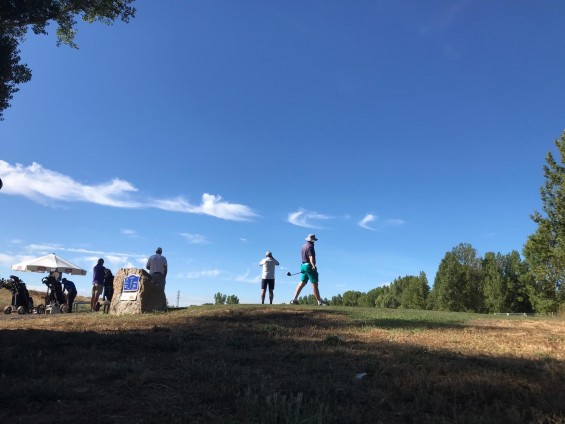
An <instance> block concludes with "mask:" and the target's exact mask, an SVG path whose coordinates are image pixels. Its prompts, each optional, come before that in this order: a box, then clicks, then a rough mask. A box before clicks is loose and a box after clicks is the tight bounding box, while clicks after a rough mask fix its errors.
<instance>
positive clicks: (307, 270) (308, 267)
mask: <svg viewBox="0 0 565 424" xmlns="http://www.w3.org/2000/svg"><path fill="white" fill-rule="evenodd" d="M300 272H301V273H302V278H301V279H300V281H302V282H303V283H307V282H308V280H310V282H311V283H312V284H318V270H317V269H314V268H312V264H309V263H304V264H302V266H301V267H300Z"/></svg>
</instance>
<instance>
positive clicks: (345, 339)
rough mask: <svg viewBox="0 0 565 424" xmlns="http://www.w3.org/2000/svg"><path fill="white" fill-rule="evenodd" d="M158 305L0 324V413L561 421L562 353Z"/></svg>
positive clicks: (335, 319) (228, 419)
mask: <svg viewBox="0 0 565 424" xmlns="http://www.w3.org/2000/svg"><path fill="white" fill-rule="evenodd" d="M77 319H82V318H79V317H77ZM115 319H116V321H119V320H120V318H119V317H116V318H115ZM170 319H171V320H170V322H168V321H167V316H160V317H159V318H158V320H156V323H155V325H152V326H151V325H150V326H149V327H148V328H145V329H143V328H141V329H140V328H137V329H136V328H132V329H122V330H119V331H112V332H110V331H108V330H99V331H87V332H77V331H68V332H62V331H50V330H46V329H25V330H10V331H7V330H0V366H1V369H2V374H1V378H2V379H1V381H2V385H3V390H1V391H0V403H1V404H2V405H5V406H4V407H3V409H2V412H0V420H2V422H8V421H9V422H22V423H23V422H30V420H31V422H34V423H44V422H45V423H47V422H54V421H58V422H70V421H79V422H82V423H88V422H101V423H105V422H108V423H110V422H118V421H119V422H123V423H165V422H166V423H171V422H172V423H188V422H190V423H200V422H201V423H216V422H217V423H322V422H323V423H344V422H348V423H357V422H358V423H368V422H371V423H372V422H393V423H396V422H398V423H400V422H402V423H404V422H418V423H437V422H446V423H447V422H458V423H477V422H500V423H506V422H564V421H565V409H564V408H565V394H564V392H563V390H562V387H563V385H564V383H565V366H564V364H563V363H562V362H559V361H556V360H553V359H551V358H547V359H543V360H527V359H516V358H504V357H502V358H501V357H497V358H493V357H487V356H484V357H482V356H463V355H458V354H456V353H451V352H447V351H445V352H437V351H429V350H427V349H426V348H423V347H421V346H416V345H413V346H410V345H408V346H407V345H399V344H395V343H392V342H388V341H375V342H360V341H354V340H350V339H349V335H350V330H351V327H352V326H356V325H357V323H356V322H355V321H353V322H352V321H350V320H349V319H348V318H347V317H345V316H344V315H343V314H342V313H341V312H337V313H336V312H334V311H328V310H323V311H322V310H315V309H295V310H277V309H273V310H270V311H264V310H238V309H232V310H228V309H227V310H219V311H217V313H210V314H208V315H202V316H191V315H189V314H187V313H184V315H183V312H179V313H178V314H174V315H173V314H171V315H170ZM375 321H376V322H375V323H373V324H374V325H386V322H385V323H381V322H380V320H375ZM385 321H387V320H385ZM92 322H93V325H94V326H95V325H96V321H95V320H92ZM373 324H370V325H373ZM429 324H437V323H429ZM365 325H367V324H365ZM407 325H409V323H406V322H402V323H401V322H398V323H395V322H393V323H392V324H391V325H390V326H389V327H387V328H409V327H407ZM420 325H421V324H420ZM425 325H428V324H425ZM433 328H435V329H438V330H439V331H441V329H442V327H433ZM451 328H453V327H451ZM360 373H363V374H361V377H360V378H359V379H358V378H356V377H357V376H358V374H360Z"/></svg>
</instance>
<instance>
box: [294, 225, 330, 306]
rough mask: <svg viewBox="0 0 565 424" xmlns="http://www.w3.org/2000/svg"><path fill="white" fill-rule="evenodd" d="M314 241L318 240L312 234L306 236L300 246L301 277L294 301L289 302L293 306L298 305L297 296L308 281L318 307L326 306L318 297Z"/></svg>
mask: <svg viewBox="0 0 565 424" xmlns="http://www.w3.org/2000/svg"><path fill="white" fill-rule="evenodd" d="M316 241H318V239H317V238H316V236H315V235H314V234H308V237H306V243H304V244H303V245H302V249H301V255H302V266H301V267H300V272H301V273H302V277H300V283H298V285H297V286H296V291H295V292H294V299H292V300H291V301H290V303H291V304H293V305H298V296H299V295H300V292H301V291H302V289H303V288H304V286H305V285H306V283H308V280H310V283H312V292H313V293H314V297H316V300H317V301H318V305H319V306H327V303H326V302H324V301H323V300H322V298H321V297H320V291H319V290H318V270H317V268H316V251H315V250H314V242H316Z"/></svg>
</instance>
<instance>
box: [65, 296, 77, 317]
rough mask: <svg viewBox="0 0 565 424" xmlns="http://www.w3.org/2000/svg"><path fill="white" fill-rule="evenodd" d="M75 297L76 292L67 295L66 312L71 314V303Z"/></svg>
mask: <svg viewBox="0 0 565 424" xmlns="http://www.w3.org/2000/svg"><path fill="white" fill-rule="evenodd" d="M76 296H77V293H76V292H71V293H67V312H68V313H71V312H73V303H74V301H75V297H76Z"/></svg>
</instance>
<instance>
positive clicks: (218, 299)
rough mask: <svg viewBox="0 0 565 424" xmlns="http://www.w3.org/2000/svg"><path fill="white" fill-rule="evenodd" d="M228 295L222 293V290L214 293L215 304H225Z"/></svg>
mask: <svg viewBox="0 0 565 424" xmlns="http://www.w3.org/2000/svg"><path fill="white" fill-rule="evenodd" d="M227 298H228V297H227V295H225V294H222V293H220V292H218V293H216V294H215V295H214V305H225V303H226V300H227Z"/></svg>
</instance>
